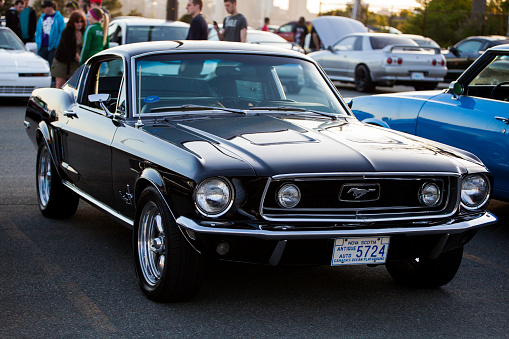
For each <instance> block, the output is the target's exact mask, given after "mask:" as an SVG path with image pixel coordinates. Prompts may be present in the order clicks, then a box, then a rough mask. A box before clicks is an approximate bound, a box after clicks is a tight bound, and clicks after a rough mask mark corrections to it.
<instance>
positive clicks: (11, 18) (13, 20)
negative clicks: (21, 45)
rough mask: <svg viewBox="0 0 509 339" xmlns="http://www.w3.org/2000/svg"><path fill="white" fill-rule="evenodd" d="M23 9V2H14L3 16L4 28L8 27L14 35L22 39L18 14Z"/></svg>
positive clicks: (19, 0) (17, 0)
mask: <svg viewBox="0 0 509 339" xmlns="http://www.w3.org/2000/svg"><path fill="white" fill-rule="evenodd" d="M23 8H24V4H23V0H16V2H15V3H14V6H12V7H11V8H9V10H8V11H7V14H6V15H5V26H7V27H9V28H10V29H11V30H12V31H13V32H14V33H16V35H17V36H18V37H19V38H20V39H22V38H23V34H22V33H21V25H20V23H19V13H21V11H22V10H23Z"/></svg>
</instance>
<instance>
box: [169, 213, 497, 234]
mask: <svg viewBox="0 0 509 339" xmlns="http://www.w3.org/2000/svg"><path fill="white" fill-rule="evenodd" d="M496 221H497V218H496V217H495V216H494V215H493V214H491V213H490V212H484V213H483V214H481V215H480V216H479V217H477V218H474V219H470V220H462V221H458V220H455V219H449V221H448V222H446V223H443V224H439V225H433V226H426V225H417V224H409V226H406V227H391V228H352V229H346V230H345V229H341V230H324V231H320V230H317V231H309V230H306V231H299V230H298V229H296V228H294V227H291V226H290V225H289V227H288V229H287V230H263V229H244V228H234V227H222V226H221V224H222V223H221V222H217V223H216V224H213V223H211V224H210V226H203V225H200V224H198V223H197V222H195V221H194V220H192V219H189V218H187V217H179V218H178V219H177V224H178V225H179V226H180V227H181V228H182V229H183V230H186V229H187V230H192V231H194V232H196V233H197V234H203V235H225V236H226V235H229V236H241V237H242V236H244V237H254V238H259V239H264V240H290V239H330V238H337V237H351V236H383V235H396V234H401V235H425V234H456V233H463V232H465V231H468V230H471V229H476V228H479V227H483V226H487V225H491V224H494V223H495V222H496ZM282 227H284V226H281V227H279V228H280V229H281V228H282Z"/></svg>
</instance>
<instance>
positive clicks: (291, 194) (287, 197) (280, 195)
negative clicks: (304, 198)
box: [277, 184, 301, 208]
mask: <svg viewBox="0 0 509 339" xmlns="http://www.w3.org/2000/svg"><path fill="white" fill-rule="evenodd" d="M300 197H301V196H300V190H299V188H298V187H297V186H296V185H294V184H285V185H283V186H281V188H280V189H279V191H278V192H277V202H278V204H279V206H281V207H284V208H293V207H295V206H297V204H298V203H299V202H300Z"/></svg>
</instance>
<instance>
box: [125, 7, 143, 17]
mask: <svg viewBox="0 0 509 339" xmlns="http://www.w3.org/2000/svg"><path fill="white" fill-rule="evenodd" d="M127 15H128V16H143V13H141V12H140V11H138V10H137V9H136V8H135V9H131V10H130V11H129V13H127Z"/></svg>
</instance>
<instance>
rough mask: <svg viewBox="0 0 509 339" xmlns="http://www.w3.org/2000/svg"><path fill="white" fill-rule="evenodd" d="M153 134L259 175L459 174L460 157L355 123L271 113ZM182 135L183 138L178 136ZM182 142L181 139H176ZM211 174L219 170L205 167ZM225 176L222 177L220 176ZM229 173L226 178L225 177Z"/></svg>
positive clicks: (190, 123) (205, 121)
mask: <svg viewBox="0 0 509 339" xmlns="http://www.w3.org/2000/svg"><path fill="white" fill-rule="evenodd" d="M148 131H149V132H151V133H153V134H156V135H157V136H158V137H159V138H163V139H166V140H168V141H170V142H171V143H173V144H177V145H182V147H183V148H185V149H187V150H188V151H190V152H191V153H193V154H195V155H196V156H197V157H198V158H199V159H202V162H204V163H205V162H207V160H208V159H211V163H216V165H217V161H215V160H213V159H218V158H224V159H226V157H225V156H227V157H228V158H229V159H232V160H233V159H235V161H227V160H225V161H226V162H223V163H222V164H221V166H220V169H221V171H224V170H227V169H226V167H228V166H227V165H226V163H229V164H231V165H232V166H239V168H240V167H244V168H246V167H248V166H249V167H251V168H252V169H253V170H254V172H255V173H256V174H257V175H261V176H273V175H277V174H288V173H336V172H343V173H345V172H430V171H431V172H455V173H457V172H458V168H459V167H461V166H460V165H459V163H460V161H452V160H451V159H453V158H457V159H459V156H454V155H453V154H449V153H447V152H444V151H441V150H440V149H439V148H437V147H432V146H429V145H428V144H425V143H423V142H421V141H418V140H412V139H410V138H407V137H405V136H403V135H401V134H398V133H397V132H393V131H390V130H384V129H381V128H377V127H372V126H368V125H364V124H361V123H360V122H358V121H357V120H355V119H348V120H347V119H344V120H343V119H341V120H339V121H319V120H304V119H291V118H290V119H281V118H276V117H273V116H269V115H260V116H249V117H238V118H216V119H203V120H193V121H184V122H178V123H177V124H176V125H172V126H171V128H170V126H169V127H168V128H161V127H160V126H158V128H154V129H151V128H150V127H148ZM177 136H178V137H177ZM176 138H178V140H176ZM203 170H204V171H207V172H208V173H211V172H210V171H214V169H213V168H206V165H205V168H203ZM216 175H220V174H216ZM223 175H226V174H223Z"/></svg>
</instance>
